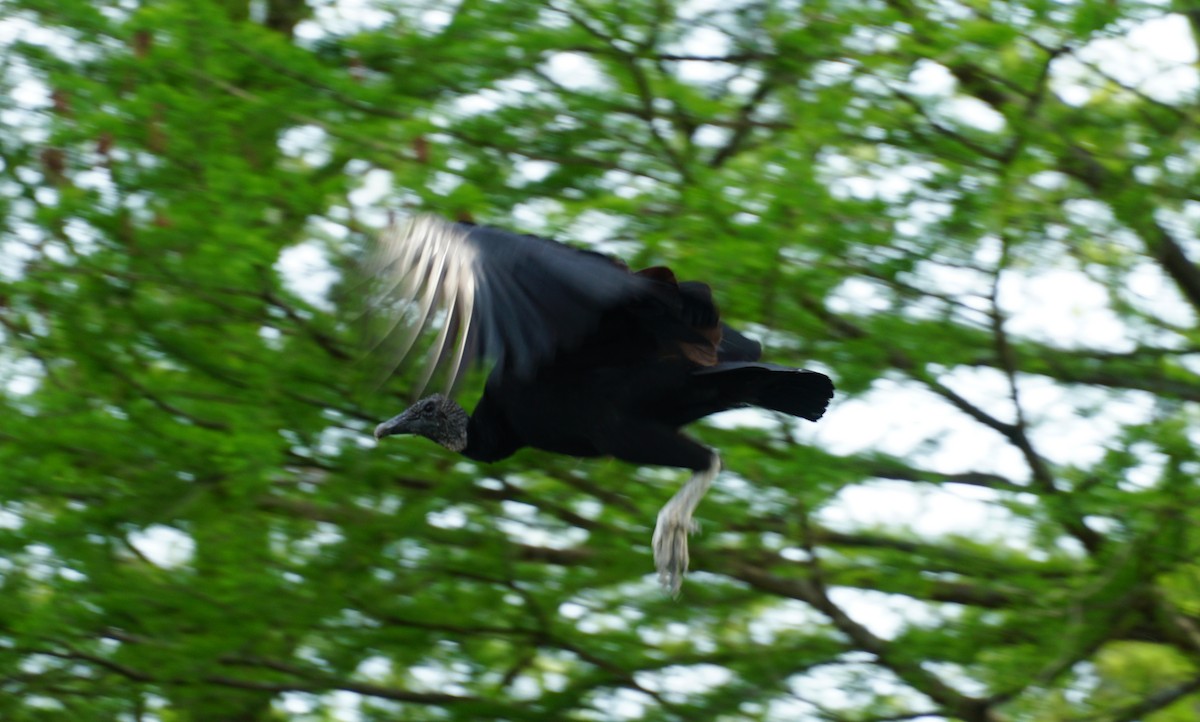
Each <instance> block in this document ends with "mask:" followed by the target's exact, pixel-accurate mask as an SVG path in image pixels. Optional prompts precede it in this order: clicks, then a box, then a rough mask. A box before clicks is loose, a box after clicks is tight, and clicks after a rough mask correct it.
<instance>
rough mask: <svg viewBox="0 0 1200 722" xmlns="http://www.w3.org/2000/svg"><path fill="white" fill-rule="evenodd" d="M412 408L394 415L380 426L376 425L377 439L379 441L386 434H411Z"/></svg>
mask: <svg viewBox="0 0 1200 722" xmlns="http://www.w3.org/2000/svg"><path fill="white" fill-rule="evenodd" d="M409 411H411V409H409V410H407V411H405V412H404V413H402V414H399V415H397V416H393V417H392V418H390V419H388V420H387V421H385V422H383V423H382V424H380V425H379V426H376V427H375V440H376V441H378V440H379V439H382V438H383V437H385V436H392V435H394V434H411V433H413V431H412V415H411V414H410V413H409Z"/></svg>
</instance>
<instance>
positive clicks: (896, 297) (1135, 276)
mask: <svg viewBox="0 0 1200 722" xmlns="http://www.w3.org/2000/svg"><path fill="white" fill-rule="evenodd" d="M0 9H2V11H3V18H2V20H0V37H3V38H5V40H4V42H3V45H2V50H0V63H3V72H2V73H0V203H2V204H3V206H2V210H3V213H0V224H2V225H0V232H2V234H3V235H2V237H0V337H2V339H3V343H2V345H0V381H3V383H2V384H0V404H2V407H3V408H2V410H0V717H2V718H3V719H5V720H14V721H20V720H38V721H39V722H40V721H44V720H59V719H61V720H75V721H78V720H105V721H108V720H163V721H164V722H175V721H179V722H201V721H203V722H208V721H212V720H230V721H241V720H244V721H247V722H249V721H265V720H283V719H289V720H311V721H316V720H398V719H405V720H415V719H421V720H437V719H446V720H485V719H496V720H506V719H521V720H535V719H541V720H586V719H605V720H609V719H643V720H697V719H705V720H785V719H786V720H795V719H805V720H845V721H847V722H867V721H870V720H902V719H914V718H917V717H921V718H925V719H931V718H932V719H953V720H965V721H968V722H976V721H978V722H985V721H988V722H1000V721H1005V722H1007V721H1010V720H1011V721H1017V720H1051V721H1061V722H1071V721H1074V720H1102V721H1105V722H1119V721H1123V720H1148V721H1150V722H1173V721H1176V720H1179V721H1182V720H1190V719H1195V718H1196V717H1197V715H1198V714H1200V694H1198V692H1200V672H1198V671H1197V666H1198V662H1200V584H1198V580H1200V567H1198V566H1197V564H1196V561H1195V560H1196V558H1197V553H1198V551H1200V549H1198V547H1200V535H1198V533H1197V531H1196V530H1197V528H1198V527H1200V524H1198V522H1200V512H1198V511H1197V510H1198V509H1200V506H1198V505H1197V501H1198V499H1197V497H1198V496H1200V491H1198V489H1197V486H1196V482H1195V478H1196V474H1197V471H1198V470H1200V460H1198V459H1197V452H1196V441H1197V436H1198V429H1200V418H1197V416H1198V414H1197V408H1196V405H1195V403H1196V401H1198V400H1200V377H1198V376H1197V374H1198V373H1200V365H1198V364H1197V355H1196V354H1197V343H1198V341H1200V338H1198V334H1197V331H1196V323H1195V321H1196V311H1197V309H1200V270H1197V267H1196V266H1195V264H1194V263H1193V262H1192V260H1191V259H1192V258H1193V257H1195V256H1196V255H1197V253H1200V240H1198V239H1197V234H1196V228H1197V223H1198V221H1200V205H1198V200H1200V199H1198V198H1197V196H1196V188H1197V187H1200V182H1198V181H1200V178H1198V174H1200V146H1198V145H1197V143H1196V140H1195V138H1196V121H1197V118H1200V105H1198V103H1197V87H1198V83H1197V74H1196V68H1195V63H1196V50H1195V43H1194V40H1193V37H1192V34H1193V33H1194V32H1195V31H1196V24H1197V23H1200V8H1197V7H1196V6H1194V4H1193V3H1190V2H1183V1H1180V2H1177V3H1174V4H1170V3H1163V2H1144V3H1143V2H1132V1H1130V2H1110V1H1108V0H1074V1H1073V2H1065V3H1064V2H1044V1H1042V0H1025V1H1023V2H1016V3H998V2H988V1H979V2H976V1H972V0H964V1H958V0H946V1H944V2H943V1H937V2H935V1H933V0H928V1H927V0H885V1H884V2H876V3H850V2H831V1H828V0H816V1H813V2H792V1H791V0H745V1H742V0H735V1H733V2H729V3H707V2H698V1H694V2H670V1H667V0H656V1H654V2H649V1H643V0H630V1H625V0H586V1H585V0H554V1H553V2H546V3H540V2H529V1H528V0H462V2H460V3H455V4H445V5H443V4H435V3H425V2H420V1H418V0H411V1H410V0H395V1H390V0H389V1H388V2H383V1H380V2H371V1H369V0H368V1H366V2H362V3H358V2H355V3H344V4H343V3H339V2H336V1H335V0H331V1H329V2H315V1H314V2H309V3H306V2H304V1H303V0H269V1H268V2H265V3H249V2H245V1H244V0H225V1H223V2H213V1H211V0H198V1H189V2H183V1H181V0H158V1H156V2H138V1H137V0H130V1H128V2H79V1H78V0H55V1H54V2H46V1H45V0H0ZM1152 36H1153V37H1152ZM1147 38H1152V39H1151V40H1149V41H1148V40H1147ZM1167 38H1170V43H1168V42H1167ZM1159 41H1161V42H1162V43H1163V45H1164V47H1163V48H1162V49H1161V50H1162V52H1160V53H1157V54H1152V53H1148V52H1147V47H1148V43H1149V44H1150V45H1153V44H1154V43H1155V42H1159ZM1139 43H1140V45H1139ZM1168 45H1169V47H1168ZM1172 57H1174V58H1177V60H1176V61H1172V63H1171V64H1169V65H1168V66H1166V67H1162V68H1150V69H1149V70H1147V69H1146V66H1145V63H1153V62H1164V63H1165V62H1167V61H1165V60H1164V61H1159V60H1155V59H1156V58H1168V59H1169V58H1172ZM1146 58H1150V59H1149V60H1147V59H1146ZM1139 64H1140V65H1139ZM1139 68H1140V70H1139ZM1139 72H1140V73H1141V74H1140V75H1138V73H1139ZM1155 78H1159V80H1155ZM1162 78H1166V79H1167V80H1165V81H1164V80H1162ZM410 209H428V210H432V211H436V212H439V213H441V214H443V215H446V216H449V217H457V218H474V219H476V220H479V221H484V222H492V223H496V224H498V225H503V226H506V227H510V228H519V229H521V230H524V231H530V232H538V233H543V234H547V235H552V236H555V237H558V238H562V239H564V240H570V241H574V242H580V243H592V244H597V247H599V248H602V249H604V250H610V251H612V250H615V251H619V252H620V253H621V254H623V255H625V256H626V257H627V258H628V259H629V260H630V261H631V262H633V263H635V264H643V265H648V264H652V263H662V262H665V263H669V264H671V265H672V267H673V268H675V269H676V270H677V272H678V273H679V275H680V276H681V277H684V278H696V279H705V280H709V281H711V282H712V283H713V285H714V286H715V292H716V295H717V297H718V299H719V301H720V302H721V304H722V307H723V310H724V313H725V314H726V316H727V317H728V318H729V319H731V321H732V322H733V323H735V324H737V325H739V326H741V327H744V328H747V329H749V330H750V332H751V333H752V334H754V335H757V336H760V337H762V338H763V339H764V341H765V342H766V345H767V346H768V348H769V352H768V353H769V359H770V360H772V361H776V362H780V363H792V364H795V365H807V366H811V367H816V368H821V369H824V370H829V371H830V373H832V374H833V375H834V376H835V377H836V380H837V383H838V387H839V397H838V399H837V401H836V402H835V405H834V407H833V408H832V409H831V411H830V414H829V415H828V417H827V418H826V420H824V421H822V422H821V423H820V424H818V425H817V426H816V427H808V426H807V425H802V424H799V423H797V422H794V421H793V420H790V419H776V418H770V419H767V418H760V419H759V423H757V424H749V425H747V426H736V425H735V424H734V421H733V420H729V421H728V423H723V424H717V425H709V426H705V427H703V428H699V429H697V431H696V433H697V435H698V436H699V437H701V438H703V439H704V440H705V441H706V442H707V443H711V444H713V445H714V446H718V447H719V448H721V449H722V452H723V455H724V458H725V462H726V466H727V471H726V472H725V473H724V474H723V475H722V477H721V478H720V480H719V481H718V483H717V488H716V489H714V491H713V492H712V493H711V494H710V496H709V499H708V500H707V501H706V503H705V504H704V505H702V506H701V508H700V516H701V518H702V519H703V522H704V529H705V533H704V534H702V535H700V536H698V537H697V538H696V539H695V540H694V541H693V572H694V573H693V574H692V575H691V576H690V577H689V579H688V582H687V584H686V586H685V589H684V594H683V596H682V597H681V598H680V599H679V600H674V599H671V598H669V597H667V596H665V595H663V594H662V593H661V592H660V591H659V589H658V588H657V586H656V585H655V583H654V581H653V578H652V575H651V574H650V572H651V567H652V564H651V561H650V556H649V548H648V541H649V536H650V526H651V525H652V524H653V521H654V519H655V514H656V511H657V509H658V508H659V506H660V505H661V504H662V502H663V501H664V500H665V499H667V498H668V497H669V496H670V494H671V493H672V492H673V487H674V486H675V484H676V483H677V479H678V477H680V476H681V475H680V474H677V473H675V472H672V471H663V470H654V469H635V468H632V467H630V466H627V465H624V464H620V463H617V462H611V461H605V460H588V461H581V460H576V459H569V458H563V457H556V456H552V455H547V454H541V453H534V452H528V451H527V452H522V453H521V454H519V455H517V456H516V457H514V458H513V459H510V460H507V461H505V462H503V463H501V464H497V465H495V466H491V467H479V466H475V465H472V464H469V463H464V462H462V461H461V460H459V459H457V458H452V457H451V456H449V455H448V454H447V453H444V452H443V451H442V450H440V449H438V448H435V447H433V446H432V445H430V444H428V443H425V442H423V441H422V440H419V439H408V440H388V442H387V443H385V444H382V445H380V446H378V447H376V446H375V444H374V443H373V442H372V441H370V437H369V429H370V428H371V427H372V425H373V424H374V423H375V422H376V421H378V420H380V419H382V418H386V417H387V416H390V415H391V414H393V413H395V412H396V411H397V410H398V409H399V408H400V407H401V406H402V405H403V404H404V401H405V399H406V395H407V382H406V376H405V374H404V373H402V374H399V375H397V376H396V377H394V378H393V379H392V380H391V381H390V382H389V384H388V385H387V386H386V388H385V389H384V390H381V391H378V392H372V391H370V390H369V389H370V387H369V385H368V384H365V383H364V379H365V378H366V377H368V376H369V375H370V373H369V372H370V370H371V362H370V361H366V362H364V361H363V360H362V359H361V358H360V350H361V347H360V345H359V341H358V335H359V334H358V328H357V326H356V324H355V322H354V314H355V309H356V306H357V305H358V303H357V301H358V299H356V291H357V289H358V286H357V284H356V281H355V279H354V278H353V274H351V273H346V272H345V271H348V270H350V269H352V268H353V266H354V263H355V259H356V258H357V257H358V255H359V253H360V252H361V249H362V248H363V247H364V245H365V244H366V243H367V240H368V239H369V238H370V237H371V236H372V235H373V234H375V233H377V232H378V230H379V229H380V228H381V227H382V226H383V225H384V224H385V223H386V222H387V217H388V213H389V212H392V211H397V210H410ZM1039 289H1041V290H1039ZM1046 289H1049V291H1051V293H1049V294H1048V293H1047V292H1046ZM1072 313H1074V314H1075V315H1074V316H1072V315H1071V314H1072ZM1064 319H1066V321H1065V322H1064ZM1072 319H1074V320H1072ZM469 395H470V394H466V396H469ZM466 400H467V401H468V405H469V403H470V399H466ZM743 418H744V417H737V419H738V420H743ZM898 499H908V500H910V501H912V502H913V504H915V505H916V506H917V507H923V508H924V511H917V512H913V511H911V510H910V509H909V503H908V502H902V501H897V500H898ZM951 502H954V503H951ZM970 509H973V510H975V511H978V510H980V509H982V510H984V512H986V518H987V519H988V520H989V521H987V522H986V523H984V522H982V521H980V522H978V523H976V522H974V521H972V519H974V518H975V517H971V516H967V517H966V518H964V519H955V518H948V517H952V516H953V515H954V514H958V513H962V514H967V512H966V511H964V510H970ZM972 513H974V512H972ZM980 518H984V517H983V516H981V517H980Z"/></svg>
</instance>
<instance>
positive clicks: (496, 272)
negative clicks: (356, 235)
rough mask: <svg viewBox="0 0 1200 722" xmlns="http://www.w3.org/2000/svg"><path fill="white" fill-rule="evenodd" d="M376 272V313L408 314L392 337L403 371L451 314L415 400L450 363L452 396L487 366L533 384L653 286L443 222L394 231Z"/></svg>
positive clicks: (545, 243) (592, 256)
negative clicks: (468, 372) (475, 368)
mask: <svg viewBox="0 0 1200 722" xmlns="http://www.w3.org/2000/svg"><path fill="white" fill-rule="evenodd" d="M368 270H369V273H370V275H371V276H372V277H374V278H375V279H376V281H377V282H378V283H379V284H380V285H381V288H380V289H379V291H378V293H377V294H376V295H375V298H374V305H376V306H385V305H393V306H397V305H398V306H399V307H398V308H397V309H396V312H397V313H396V316H395V321H394V323H392V324H391V328H390V329H389V330H388V332H387V333H386V334H385V336H388V337H390V338H392V339H393V342H396V345H395V348H394V349H393V353H394V354H395V356H394V357H395V359H396V361H395V363H396V364H397V365H398V364H399V363H400V361H402V360H403V357H404V356H405V355H407V354H408V353H409V351H411V350H412V347H413V344H414V342H415V340H416V338H417V336H418V335H419V334H420V332H421V330H422V329H424V328H425V327H426V326H428V325H429V324H430V323H431V322H433V321H434V320H435V317H436V316H437V313H436V311H437V310H438V309H441V310H442V311H444V312H445V316H444V317H443V318H442V319H441V328H440V329H439V331H438V335H437V338H436V339H435V340H434V342H433V349H432V352H431V356H430V362H429V364H428V365H427V366H426V369H425V373H424V374H423V375H422V378H421V379H420V381H419V382H418V387H419V388H418V390H417V391H416V393H419V392H420V388H423V387H424V386H425V385H426V384H427V383H428V381H429V378H430V376H432V374H433V371H434V368H435V366H436V365H437V364H439V363H444V364H448V365H447V370H448V379H449V380H448V385H447V389H448V390H449V389H451V388H452V387H453V386H454V385H455V384H456V383H457V381H458V380H459V378H460V377H461V376H462V374H463V371H464V370H465V369H466V368H467V367H468V366H469V365H470V364H471V362H472V361H474V360H476V359H480V358H488V359H492V360H494V361H495V362H496V365H497V367H498V368H500V369H503V370H504V371H505V372H508V373H516V374H517V375H519V376H522V377H525V378H528V377H529V376H531V375H532V374H533V373H534V372H535V371H536V370H537V369H538V368H539V367H540V366H541V365H543V364H545V363H547V362H549V361H550V360H552V359H553V358H554V356H555V354H556V352H558V351H559V350H561V349H565V348H571V347H572V346H574V345H577V344H578V343H579V342H580V341H581V340H582V339H583V338H584V337H585V336H586V335H587V334H588V333H590V332H591V331H592V330H593V329H594V328H595V326H596V324H597V322H598V321H599V319H600V317H601V316H602V315H603V314H604V312H605V311H607V310H608V309H610V308H612V307H613V306H615V305H617V304H619V303H621V302H622V301H625V300H627V299H630V298H633V297H634V296H636V295H637V294H638V293H639V290H641V291H644V290H645V287H646V286H645V281H644V280H643V279H641V278H638V277H636V276H634V275H632V274H630V273H629V271H628V269H626V268H625V267H624V266H623V265H621V264H618V263H617V262H614V261H612V260H609V259H608V258H606V257H604V256H602V255H600V254H598V253H592V252H589V251H580V250H576V249H574V248H571V247H569V246H565V245H563V244H561V243H556V242H554V241H551V240H549V239H545V238H538V237H536V236H525V235H518V234H515V233H510V232H508V231H503V230H500V229H497V228H489V227H486V226H473V225H469V224H464V223H451V222H448V221H445V220H442V219H440V218H437V217H434V216H417V217H415V218H413V219H411V220H409V221H408V222H407V223H403V224H397V225H393V226H392V227H390V228H388V230H387V231H386V232H384V234H383V235H382V236H381V237H380V239H379V243H378V246H377V248H376V249H375V252H374V254H373V257H372V260H371V264H370V267H369V269H368ZM402 326H407V329H406V331H405V332H403V333H396V332H397V329H400V328H401V327H402Z"/></svg>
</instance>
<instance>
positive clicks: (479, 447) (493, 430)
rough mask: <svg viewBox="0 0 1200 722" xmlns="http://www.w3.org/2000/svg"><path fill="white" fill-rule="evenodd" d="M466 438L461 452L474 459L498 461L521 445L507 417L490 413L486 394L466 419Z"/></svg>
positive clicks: (510, 454)
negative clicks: (464, 446) (465, 443)
mask: <svg viewBox="0 0 1200 722" xmlns="http://www.w3.org/2000/svg"><path fill="white" fill-rule="evenodd" d="M466 439H467V445H466V448H464V449H462V454H463V456H465V457H467V458H468V459H474V460H475V461H499V460H500V459H504V458H507V457H509V456H512V455H513V452H515V451H516V450H517V449H519V448H521V446H522V444H521V443H520V442H519V441H517V439H516V436H515V435H514V434H513V432H512V430H511V428H510V427H509V425H508V421H507V419H505V418H503V417H502V416H499V415H496V414H493V413H491V411H490V408H489V405H488V403H487V397H486V396H485V397H484V398H483V399H482V400H481V401H480V402H479V405H478V406H476V407H475V412H474V413H473V414H471V417H470V419H469V420H468V421H467V436H466Z"/></svg>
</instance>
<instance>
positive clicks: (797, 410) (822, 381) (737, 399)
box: [692, 362, 833, 421]
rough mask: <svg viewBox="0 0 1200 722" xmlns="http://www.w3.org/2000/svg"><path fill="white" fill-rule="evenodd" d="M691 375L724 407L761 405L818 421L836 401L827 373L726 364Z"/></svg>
mask: <svg viewBox="0 0 1200 722" xmlns="http://www.w3.org/2000/svg"><path fill="white" fill-rule="evenodd" d="M692 375H693V376H695V377H696V381H697V382H698V383H700V384H702V385H704V386H708V387H709V388H710V390H712V391H715V392H717V393H716V395H717V398H718V399H719V405H720V406H721V407H722V408H735V407H737V406H745V405H750V406H759V407H761V408H764V409H770V410H771V411H781V412H783V413H785V414H790V415H792V416H799V417H800V418H802V419H808V420H809V421H816V420H817V419H819V418H821V416H822V415H824V413H825V409H826V408H827V407H828V406H829V401H830V399H832V398H833V381H831V380H830V379H829V377H828V376H826V375H825V374H823V373H819V372H817V371H807V370H805V369H795V368H791V367H789V366H779V365H778V364H768V363H751V362H726V363H719V364H716V365H715V366H709V367H707V368H704V369H699V370H697V371H694V372H693V374H692ZM718 410H720V409H714V412H715V411H718ZM710 413H712V412H710Z"/></svg>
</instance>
